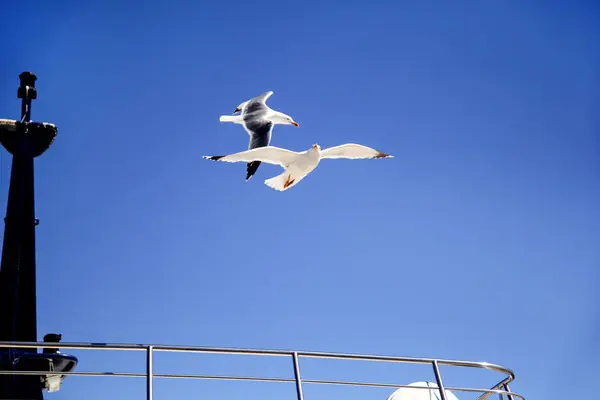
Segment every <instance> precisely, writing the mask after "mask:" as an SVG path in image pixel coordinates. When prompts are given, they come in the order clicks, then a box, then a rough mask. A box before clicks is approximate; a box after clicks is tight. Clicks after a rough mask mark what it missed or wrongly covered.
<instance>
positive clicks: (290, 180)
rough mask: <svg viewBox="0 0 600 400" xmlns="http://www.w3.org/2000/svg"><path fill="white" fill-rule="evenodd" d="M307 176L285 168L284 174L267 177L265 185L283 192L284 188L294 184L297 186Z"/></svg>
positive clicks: (286, 188)
mask: <svg viewBox="0 0 600 400" xmlns="http://www.w3.org/2000/svg"><path fill="white" fill-rule="evenodd" d="M305 176H306V175H298V174H295V173H293V172H290V171H288V170H285V171H284V172H283V173H282V174H280V175H277V176H274V177H273V178H270V179H267V180H266V181H265V185H267V186H268V187H270V188H272V189H275V190H277V191H280V192H283V191H284V190H288V189H289V188H291V187H292V186H295V185H296V184H297V183H298V182H300V181H301V180H302V179H303V178H304V177H305Z"/></svg>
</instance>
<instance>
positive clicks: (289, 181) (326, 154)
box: [202, 143, 393, 191]
mask: <svg viewBox="0 0 600 400" xmlns="http://www.w3.org/2000/svg"><path fill="white" fill-rule="evenodd" d="M202 157H203V158H206V159H207V160H214V161H224V162H252V161H262V162H266V163H269V164H274V165H280V166H281V167H282V168H283V169H284V171H283V173H282V174H281V175H277V176H275V177H273V178H270V179H267V180H266V181H265V185H267V186H269V187H271V188H273V189H275V190H278V191H284V190H287V189H289V188H291V187H293V186H295V185H297V184H298V182H300V181H301V180H302V179H304V177H305V176H306V175H308V174H309V173H310V172H312V170H314V169H315V168H317V165H319V162H320V161H321V160H322V159H324V158H350V159H360V158H393V156H391V155H389V154H386V153H383V152H381V151H379V150H375V149H372V148H370V147H366V146H362V145H360V144H354V143H348V144H342V145H340V146H335V147H330V148H328V149H324V150H321V146H319V145H318V144H313V145H312V147H311V148H310V149H308V150H306V151H303V152H295V151H291V150H286V149H281V148H279V147H274V146H265V147H261V148H257V149H252V150H246V151H242V152H240V153H235V154H229V155H226V156H202Z"/></svg>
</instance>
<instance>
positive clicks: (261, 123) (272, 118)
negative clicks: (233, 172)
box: [219, 91, 300, 181]
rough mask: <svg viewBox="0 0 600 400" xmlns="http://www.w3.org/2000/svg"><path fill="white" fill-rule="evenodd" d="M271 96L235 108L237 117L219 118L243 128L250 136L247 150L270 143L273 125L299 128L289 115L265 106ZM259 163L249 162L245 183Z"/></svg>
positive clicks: (268, 94) (256, 98)
mask: <svg viewBox="0 0 600 400" xmlns="http://www.w3.org/2000/svg"><path fill="white" fill-rule="evenodd" d="M272 95H273V92H272V91H269V92H265V93H262V94H260V95H258V96H256V97H254V98H252V99H250V100H248V101H245V102H243V103H241V104H240V105H239V106H237V107H236V109H235V111H234V112H233V113H234V114H236V113H238V112H239V113H240V114H239V115H222V116H221V117H220V118H219V121H221V122H233V123H234V124H241V125H243V126H244V129H245V130H246V132H248V135H250V143H249V144H248V149H249V150H252V149H256V148H259V147H265V146H268V145H269V144H270V143H271V134H272V132H273V126H275V124H281V125H294V126H300V125H299V124H298V123H297V122H296V121H294V119H293V118H292V117H290V116H289V115H286V114H284V113H282V112H279V111H275V110H273V109H271V108H269V106H267V104H266V102H267V99H268V98H269V97H271V96H272ZM260 163H261V161H251V162H249V163H248V165H247V168H246V171H247V173H246V181H248V180H249V179H250V178H251V177H252V175H254V173H255V172H256V170H257V169H258V167H259V166H260Z"/></svg>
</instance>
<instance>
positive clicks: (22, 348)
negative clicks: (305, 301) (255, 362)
mask: <svg viewBox="0 0 600 400" xmlns="http://www.w3.org/2000/svg"><path fill="white" fill-rule="evenodd" d="M53 346H54V347H60V348H61V349H81V350H117V351H143V352H145V353H146V372H145V373H133V372H111V371H85V372H83V371H70V372H61V373H60V375H61V379H62V378H64V377H65V376H113V377H129V378H143V379H145V380H146V398H147V399H148V400H153V383H154V380H155V379H161V378H170V379H173V378H179V379H204V380H207V379H208V380H229V381H254V382H288V383H294V384H295V386H296V394H297V399H298V400H304V395H303V391H302V387H303V385H305V384H319V385H344V386H363V387H364V386H368V387H380V388H393V389H399V388H410V389H424V390H432V389H431V387H429V386H422V387H420V386H409V385H405V384H391V383H378V382H363V381H345V380H320V379H303V378H302V377H301V374H300V361H301V359H303V358H320V359H332V360H356V361H375V362H387V363H403V364H424V365H430V366H431V368H432V369H433V372H434V375H435V380H436V383H437V387H438V388H439V390H437V391H436V392H437V394H438V396H439V399H441V400H449V399H447V396H446V395H445V391H451V392H471V393H481V395H480V396H479V397H478V398H477V400H485V399H487V398H489V397H490V396H492V395H496V398H498V397H499V398H501V399H502V398H505V399H508V400H516V399H521V400H525V398H524V397H523V396H521V395H519V394H517V393H514V392H511V390H510V383H511V382H512V381H513V380H514V379H515V374H514V373H513V371H512V370H510V369H508V368H505V367H503V366H500V365H496V364H490V363H487V362H475V361H459V360H444V359H435V358H414V357H396V356H381V355H363V354H344V353H325V352H312V351H292V350H264V349H242V348H219V347H196V346H169V345H159V344H117V343H114V344H109V343H60V344H58V343H56V344H53ZM43 347H48V343H47V342H27V343H26V342H0V353H2V352H6V351H7V350H10V351H12V352H15V351H16V352H17V353H18V352H26V351H27V349H37V348H43ZM17 349H18V350H17ZM157 352H180V353H204V354H235V355H255V356H265V357H289V359H290V367H291V368H293V372H294V378H274V377H265V376H242V375H231V376H228V375H201V374H158V373H154V365H153V358H154V354H155V353H157ZM440 366H451V367H463V368H481V369H487V370H492V371H495V372H498V373H500V374H502V375H503V378H502V379H501V380H500V381H499V382H498V383H497V384H495V385H494V386H492V387H491V388H489V389H480V388H469V387H448V386H445V385H444V383H443V379H442V375H441V373H440ZM0 375H39V376H41V377H44V376H47V375H49V372H48V371H15V370H0Z"/></svg>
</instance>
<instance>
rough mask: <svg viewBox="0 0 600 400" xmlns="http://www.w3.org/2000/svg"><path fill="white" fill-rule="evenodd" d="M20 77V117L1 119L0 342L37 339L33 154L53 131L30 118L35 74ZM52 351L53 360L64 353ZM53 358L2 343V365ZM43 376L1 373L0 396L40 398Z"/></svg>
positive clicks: (23, 365)
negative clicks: (5, 157)
mask: <svg viewBox="0 0 600 400" xmlns="http://www.w3.org/2000/svg"><path fill="white" fill-rule="evenodd" d="M19 78H20V80H21V85H20V87H19V89H18V97H19V98H20V99H21V100H22V103H21V120H20V121H13V120H0V142H1V143H2V145H3V146H4V148H6V150H8V152H9V153H11V154H12V156H13V159H12V169H11V176H10V187H9V192H8V204H7V208H6V218H5V219H4V223H5V225H4V244H3V247H2V265H1V268H0V341H8V342H37V310H36V274H35V270H36V265H35V226H36V225H37V223H38V221H37V219H36V218H35V200H34V179H33V177H34V170H33V161H34V160H33V159H34V158H35V157H38V156H40V155H41V154H43V153H44V151H46V149H48V147H50V145H51V144H52V142H53V141H54V138H55V136H56V133H57V130H56V127H55V126H54V125H52V124H47V123H38V122H31V101H32V100H34V99H36V98H37V91H36V88H35V81H36V79H37V78H36V76H35V75H34V74H32V73H31V72H23V73H22V74H21V75H19ZM47 336H48V335H47ZM55 336H56V335H55ZM58 337H60V336H58ZM56 356H57V359H56V361H61V359H62V358H64V357H61V355H60V354H57V355H56ZM52 357H54V356H53V355H49V356H48V357H45V354H40V353H37V349H20V348H10V349H7V348H0V370H3V371H27V370H29V371H48V370H49V369H51V370H55V371H56V370H57V369H55V368H54V367H50V365H49V364H53V363H54V362H55V361H51V360H52ZM75 363H76V359H75ZM57 366H58V365H57ZM73 367H74V365H73ZM58 370H60V369H58ZM44 379H45V376H40V375H0V399H34V400H42V399H43V397H42V390H43V388H44V387H45V386H46V384H45V382H44Z"/></svg>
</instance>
